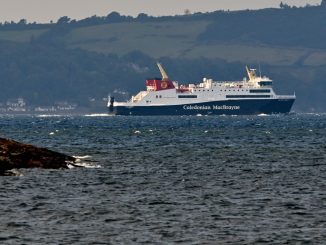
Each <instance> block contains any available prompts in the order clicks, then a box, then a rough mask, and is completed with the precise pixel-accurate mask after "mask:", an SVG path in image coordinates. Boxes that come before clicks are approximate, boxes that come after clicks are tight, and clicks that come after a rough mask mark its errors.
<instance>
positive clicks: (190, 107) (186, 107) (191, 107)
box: [183, 105, 240, 111]
mask: <svg viewBox="0 0 326 245" xmlns="http://www.w3.org/2000/svg"><path fill="white" fill-rule="evenodd" d="M183 109H184V110H231V111H233V110H240V106H228V105H221V106H217V105H213V106H205V105H184V106H183Z"/></svg>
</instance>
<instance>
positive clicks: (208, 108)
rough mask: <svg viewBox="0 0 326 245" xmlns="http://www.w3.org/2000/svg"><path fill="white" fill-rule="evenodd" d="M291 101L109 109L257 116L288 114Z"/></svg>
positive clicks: (116, 110)
mask: <svg viewBox="0 0 326 245" xmlns="http://www.w3.org/2000/svg"><path fill="white" fill-rule="evenodd" d="M294 100H295V99H294V98H293V99H292V98H291V99H266V100H265V99H259V100H253V99H247V100H246V99H243V100H225V101H213V102H205V103H194V104H183V105H162V106H132V107H130V106H115V107H111V108H109V113H110V114H114V115H136V116H137V115H138V116H155V115H258V114H279V113H289V112H290V111H291V108H292V105H293V103H294Z"/></svg>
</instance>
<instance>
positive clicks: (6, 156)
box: [0, 138, 76, 176]
mask: <svg viewBox="0 0 326 245" xmlns="http://www.w3.org/2000/svg"><path fill="white" fill-rule="evenodd" d="M75 162H76V158H74V157H71V156H68V155H65V154H62V153H59V152H55V151H52V150H48V149H46V148H39V147H36V146H33V145H28V144H23V143H20V142H17V141H14V140H10V139H4V138H0V176H1V175H8V174H9V175H10V171H11V170H14V169H21V168H43V169H67V168H69V167H68V165H69V164H70V165H73V166H76V165H75V164H74V163H75ZM8 171H9V172H8Z"/></svg>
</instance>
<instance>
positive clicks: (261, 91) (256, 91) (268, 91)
mask: <svg viewBox="0 0 326 245" xmlns="http://www.w3.org/2000/svg"><path fill="white" fill-rule="evenodd" d="M194 91H195V92H197V89H195V90H194ZM200 91H201V90H200V89H199V90H198V92H200ZM205 91H207V92H209V91H212V92H214V90H213V89H212V90H205V89H203V92H205ZM222 91H223V90H220V92H222ZM224 91H225V92H226V91H229V92H231V91H234V92H236V91H238V92H240V91H242V92H244V91H246V92H248V91H249V92H250V93H270V92H271V91H270V90H269V89H250V90H248V89H246V90H244V89H241V90H240V89H238V90H236V89H229V90H227V89H225V90H224Z"/></svg>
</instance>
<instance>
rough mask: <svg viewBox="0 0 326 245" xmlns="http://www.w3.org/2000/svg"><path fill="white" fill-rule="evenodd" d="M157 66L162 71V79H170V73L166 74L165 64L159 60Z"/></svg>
mask: <svg viewBox="0 0 326 245" xmlns="http://www.w3.org/2000/svg"><path fill="white" fill-rule="evenodd" d="M157 66H158V69H159V70H160V72H161V75H162V80H164V81H166V80H169V77H168V74H166V72H165V70H164V68H163V66H162V65H161V64H160V63H158V62H157Z"/></svg>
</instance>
